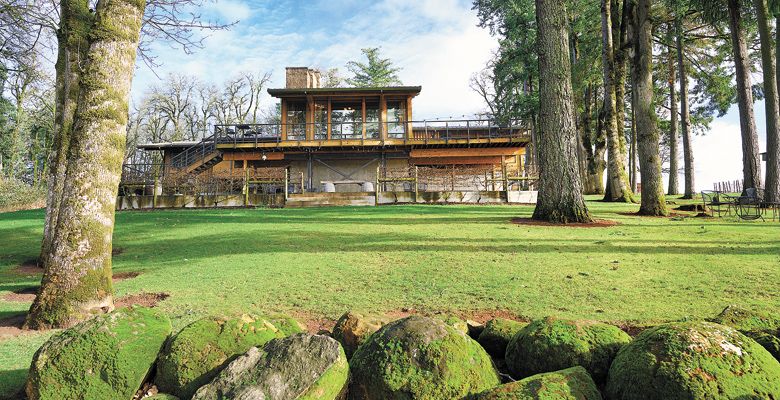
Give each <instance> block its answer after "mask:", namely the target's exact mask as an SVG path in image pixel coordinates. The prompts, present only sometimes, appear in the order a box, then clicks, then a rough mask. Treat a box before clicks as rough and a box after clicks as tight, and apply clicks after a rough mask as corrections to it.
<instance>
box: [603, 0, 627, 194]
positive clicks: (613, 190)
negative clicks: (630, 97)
mask: <svg viewBox="0 0 780 400" xmlns="http://www.w3.org/2000/svg"><path fill="white" fill-rule="evenodd" d="M612 11H613V10H612V4H611V1H610V0H602V1H601V33H602V58H603V68H604V129H605V131H606V137H607V158H608V162H607V190H606V193H605V194H604V201H614V202H632V201H633V193H632V192H631V188H630V187H629V182H628V174H627V172H626V162H625V155H624V150H625V144H624V145H623V146H622V147H621V145H620V143H621V139H620V137H619V136H618V116H617V109H616V107H617V105H616V104H617V103H616V101H618V100H617V99H616V95H617V90H616V79H615V77H616V71H615V50H614V43H613V32H612V30H613V28H612V25H613V24H612V18H613V17H612ZM623 71H624V73H625V70H623ZM620 101H622V100H620ZM623 142H624V143H625V140H623Z"/></svg>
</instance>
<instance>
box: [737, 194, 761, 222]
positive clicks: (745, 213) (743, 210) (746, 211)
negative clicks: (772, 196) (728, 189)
mask: <svg viewBox="0 0 780 400" xmlns="http://www.w3.org/2000/svg"><path fill="white" fill-rule="evenodd" d="M764 206H766V204H765V203H764V190H763V189H761V188H748V189H746V190H745V196H740V197H738V198H737V202H736V212H737V216H739V218H741V219H743V220H747V221H755V220H757V219H759V218H760V219H762V220H763V219H764V215H763V207H764Z"/></svg>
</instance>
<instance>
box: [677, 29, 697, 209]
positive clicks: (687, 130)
mask: <svg viewBox="0 0 780 400" xmlns="http://www.w3.org/2000/svg"><path fill="white" fill-rule="evenodd" d="M675 35H676V36H677V71H678V72H679V75H680V126H681V127H682V144H683V169H684V170H685V172H684V175H685V193H684V194H683V198H684V199H692V198H693V194H694V192H696V181H695V178H696V175H695V169H694V165H693V143H692V141H691V111H690V106H689V105H688V68H687V67H686V66H685V57H684V56H683V54H684V52H685V37H684V35H685V32H684V31H683V22H682V17H680V16H677V17H676V20H675Z"/></svg>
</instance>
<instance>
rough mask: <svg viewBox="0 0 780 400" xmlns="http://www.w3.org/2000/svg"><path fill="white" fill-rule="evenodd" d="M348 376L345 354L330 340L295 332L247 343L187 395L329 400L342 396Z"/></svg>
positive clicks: (207, 399)
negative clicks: (254, 344)
mask: <svg viewBox="0 0 780 400" xmlns="http://www.w3.org/2000/svg"><path fill="white" fill-rule="evenodd" d="M348 380H349V364H348V363H347V356H346V355H345V354H344V350H343V349H342V348H341V345H340V344H339V343H338V342H337V341H336V340H334V339H333V338H330V337H328V336H322V335H309V334H305V333H300V334H296V335H292V336H289V337H286V338H283V339H274V340H271V341H270V342H268V343H267V344H266V345H265V346H263V348H262V349H259V348H257V347H252V348H251V349H249V351H247V352H246V353H245V354H243V355H241V356H239V357H238V358H236V359H235V360H234V361H233V362H231V363H230V365H228V366H227V367H226V368H225V369H224V370H222V372H220V373H219V375H218V376H217V377H216V378H215V379H214V380H213V381H212V382H211V383H209V384H208V385H206V386H203V387H201V388H200V389H198V391H197V392H196V393H195V396H194V397H193V400H220V399H274V400H335V399H341V398H343V396H344V394H345V392H346V389H347V382H348Z"/></svg>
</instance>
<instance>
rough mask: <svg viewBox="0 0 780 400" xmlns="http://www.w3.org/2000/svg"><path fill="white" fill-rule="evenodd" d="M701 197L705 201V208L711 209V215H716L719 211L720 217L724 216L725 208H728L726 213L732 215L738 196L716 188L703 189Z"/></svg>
mask: <svg viewBox="0 0 780 400" xmlns="http://www.w3.org/2000/svg"><path fill="white" fill-rule="evenodd" d="M701 199H702V202H703V203H704V209H705V210H706V209H708V208H709V209H710V215H711V216H713V217H714V216H715V213H716V212H717V213H718V217H719V218H720V217H721V216H723V208H724V207H725V209H726V215H731V209H732V207H733V206H734V205H735V204H736V200H737V199H736V198H735V197H734V196H729V195H727V194H725V193H722V192H719V191H715V190H703V191H702V192H701Z"/></svg>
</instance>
